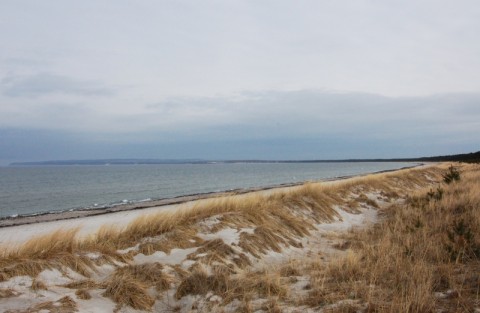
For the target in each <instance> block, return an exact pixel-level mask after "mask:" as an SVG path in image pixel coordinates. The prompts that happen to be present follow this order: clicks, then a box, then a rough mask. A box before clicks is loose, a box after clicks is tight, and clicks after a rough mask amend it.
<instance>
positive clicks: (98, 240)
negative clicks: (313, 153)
mask: <svg viewBox="0 0 480 313" xmlns="http://www.w3.org/2000/svg"><path fill="white" fill-rule="evenodd" d="M446 168H447V165H442V164H436V165H433V164H428V165H424V166H421V167H417V168H415V169H404V170H396V171H391V172H389V173H377V174H369V175H363V176H355V177H349V178H343V179H335V180H329V181H324V182H316V183H307V184H304V185H298V186H285V185H284V186H276V187H275V188H268V189H265V188H261V190H250V191H241V192H236V194H225V195H221V194H215V195H214V196H213V197H212V195H210V197H207V198H202V199H191V200H189V201H185V202H181V203H174V204H166V205H159V206H152V207H147V208H137V209H126V210H119V211H117V212H110V213H107V214H100V215H94V216H84V217H78V218H70V219H63V220H55V221H49V222H40V221H37V222H36V223H32V224H23V225H16V226H9V227H3V228H1V229H0V238H1V244H2V245H3V248H4V249H5V250H4V257H3V259H2V260H1V264H0V265H1V269H0V311H1V310H6V311H8V310H11V311H15V312H16V311H19V312H37V311H39V312H40V311H41V310H44V311H45V312H47V311H50V312H75V311H77V312H96V313H97V312H123V313H127V312H128V313H133V312H139V313H140V312H145V311H154V312H171V311H178V312H232V313H233V312H238V311H239V310H242V308H244V306H245V305H248V306H249V307H251V308H253V309H254V311H259V310H260V311H264V312H265V311H267V312H268V311H269V310H270V309H268V308H271V307H272V306H273V307H274V308H276V311H275V312H277V311H278V312H280V311H282V312H283V311H286V312H296V311H295V310H298V309H301V310H302V311H305V312H324V311H325V310H326V311H328V310H333V311H335V310H336V309H337V308H339V307H343V306H345V305H350V306H355V307H356V308H358V309H359V310H360V311H362V310H363V309H364V308H365V307H366V305H368V303H369V302H368V301H383V300H382V298H379V300H377V299H372V298H370V297H367V296H364V295H363V291H362V294H361V295H359V300H358V301H357V300H356V299H351V298H352V296H351V291H349V292H346V293H345V292H344V285H340V284H343V282H345V283H346V285H345V286H355V284H353V283H352V282H351V281H349V277H350V276H351V275H357V276H358V275H370V274H369V273H370V272H371V273H372V275H373V277H375V279H378V278H379V277H381V276H378V275H377V274H375V273H376V271H382V270H383V268H382V267H378V266H377V265H375V264H376V263H375V262H373V261H372V262H371V261H369V263H365V264H363V263H362V262H366V261H365V260H366V259H364V258H362V255H367V256H368V257H369V258H370V257H371V258H372V260H377V259H378V258H379V257H383V258H388V257H390V256H389V253H388V251H390V249H392V248H391V242H390V241H388V240H387V241H381V245H380V246H378V245H377V241H378V240H384V239H386V238H389V237H388V236H384V235H383V234H382V233H380V234H376V233H375V232H372V231H370V230H373V229H377V228H373V227H371V226H372V225H373V224H376V225H379V227H380V226H381V225H382V224H383V223H390V224H386V226H385V227H383V228H382V231H391V230H392V229H393V228H392V227H394V225H397V224H398V223H399V222H401V223H404V224H401V225H400V226H398V227H399V228H398V229H399V230H398V231H405V234H403V235H402V236H410V235H411V236H413V237H412V240H413V238H417V236H416V235H415V233H412V230H411V229H412V228H411V227H412V225H414V226H415V225H416V226H415V227H416V229H419V231H420V230H423V228H422V227H423V226H422V225H425V223H427V221H428V219H427V218H428V214H427V215H426V217H425V220H422V221H418V212H421V211H419V210H418V209H417V208H416V207H414V208H411V207H410V205H411V203H415V202H409V201H407V200H408V199H409V197H411V196H412V195H415V194H420V193H419V192H421V194H425V193H427V198H425V196H423V195H422V196H421V198H419V199H424V200H421V201H430V200H428V199H432V200H431V201H438V200H435V199H438V197H441V195H443V191H441V190H440V189H438V188H437V187H438V186H439V184H440V183H441V182H442V177H443V176H442V175H443V173H444V172H445V170H446ZM469 170H470V171H471V173H469V175H470V176H468V177H467V178H468V179H469V181H476V179H477V177H478V175H477V176H472V175H475V173H474V172H473V170H471V169H469ZM432 188H437V189H436V191H435V192H434V190H435V189H432ZM472 188H474V187H472ZM455 190H456V189H455V186H453V188H449V189H447V191H446V192H448V197H449V198H447V199H445V203H451V201H452V198H451V197H453V196H455V192H456V191H455ZM469 194H470V195H472V196H473V195H474V193H471V192H470V193H469ZM184 200H186V199H184ZM432 203H437V202H432ZM400 208H401V209H400ZM403 212H405V213H403ZM407 213H408V214H412V215H411V216H410V217H409V218H407V219H405V217H404V216H403V214H407ZM391 214H398V217H397V218H395V219H393V217H391ZM388 216H390V217H388ZM412 221H413V224H412ZM436 221H439V222H442V221H444V219H437V220H436ZM109 225H110V226H114V228H102V226H109ZM472 225H476V224H472ZM472 227H473V226H472ZM76 228H78V231H76V230H75V229H76ZM369 229H370V230H369ZM59 230H60V231H59ZM99 230H101V231H99ZM369 236H370V237H369ZM372 236H373V237H372ZM389 236H392V234H390V235H389ZM362 238H363V239H362ZM369 238H371V239H369ZM441 238H443V237H441ZM441 238H440V239H441ZM29 239H32V240H30V241H29ZM358 240H363V241H362V242H363V243H362V244H360V245H356V242H358ZM420 240H421V238H420ZM395 242H397V240H395ZM401 243H402V242H400V246H399V247H398V254H395V255H392V256H391V257H392V258H394V259H395V260H396V259H398V258H401V257H405V256H404V252H405V247H404V246H403V245H402V244H401ZM364 245H369V246H368V247H367V248H365V249H364V250H358V249H361V248H362V247H364ZM437 246H441V245H436V246H435V247H437ZM379 247H380V248H379ZM362 249H363V248H362ZM379 249H380V250H379ZM395 249H397V248H395ZM424 249H425V247H424V248H422V250H421V251H420V252H419V253H420V254H421V253H422V251H423V250H424ZM362 251H363V252H362ZM395 251H397V250H395ZM362 253H367V254H362ZM368 253H370V254H371V255H370V254H368ZM367 260H368V259H367ZM407 261H411V259H408V258H406V257H405V262H407ZM360 264H363V265H360ZM381 264H384V265H385V266H387V265H389V264H394V262H382V263H381ZM361 266H363V267H368V269H369V270H368V271H363V270H361V268H362V267H361ZM405 266H406V265H405ZM382 273H383V272H382ZM385 273H396V272H395V271H392V270H391V269H390V268H386V269H385ZM427 274H428V273H427ZM382 275H386V274H382ZM389 275H390V274H389ZM421 275H424V274H421ZM329 277H335V280H334V281H332V280H329ZM362 277H363V276H362ZM363 279H364V278H363ZM385 279H386V281H390V279H389V278H388V277H386V278H385ZM364 280H365V279H364ZM363 283H364V282H363V281H362V284H363ZM336 288H337V289H336ZM348 288H350V289H351V288H352V287H348ZM359 288H360V287H359ZM361 288H362V289H361V290H364V291H368V290H370V289H371V288H372V287H371V284H369V283H368V280H365V286H363V285H362V287H361ZM375 288H377V289H379V290H380V288H385V290H386V289H388V288H390V287H389V286H383V285H382V286H378V287H377V286H375ZM429 288H430V287H429ZM355 290H357V289H355ZM409 290H410V289H409ZM411 290H412V291H414V290H416V289H411ZM318 292H320V294H321V295H323V294H325V295H332V297H331V298H329V299H330V300H329V301H327V302H326V301H323V300H322V299H323V298H322V297H324V296H319V293H318ZM449 292H450V291H449V290H443V289H442V292H438V293H437V294H438V295H437V294H436V296H438V297H444V298H445V297H448V295H449ZM450 293H451V292H450ZM385 294H386V295H395V293H392V292H388V293H385ZM365 295H368V293H365ZM245 297H248V298H245ZM329 297H330V296H329ZM364 297H365V298H364ZM425 297H426V298H425V299H427V296H425ZM427 300H428V299H427ZM427 300H422V301H427ZM45 308H46V309H45ZM42 312H43V311H42ZM362 312H363V311H362Z"/></svg>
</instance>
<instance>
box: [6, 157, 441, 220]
mask: <svg viewBox="0 0 480 313" xmlns="http://www.w3.org/2000/svg"><path fill="white" fill-rule="evenodd" d="M425 164H426V163H419V164H415V165H413V166H409V167H402V168H399V169H392V170H383V171H377V172H372V173H365V174H358V175H348V176H338V177H332V178H325V179H321V180H318V181H314V182H329V181H337V180H344V179H350V178H354V177H363V176H366V175H371V174H380V173H387V172H395V171H399V170H403V169H408V168H414V167H418V166H422V165H425ZM432 164H434V163H432ZM309 182H312V181H301V182H295V183H284V184H276V185H268V186H260V187H251V188H239V189H233V190H226V191H215V192H206V193H199V194H192V195H183V196H178V197H173V198H164V199H155V200H149V201H141V202H133V203H128V204H119V205H115V206H109V207H108V206H107V207H102V208H80V209H70V210H65V211H58V212H43V213H36V214H32V215H18V216H13V217H12V216H9V217H2V218H0V229H1V228H3V227H13V226H20V225H28V224H36V223H45V222H54V221H62V220H69V219H78V218H84V217H91V216H98V215H104V214H111V213H117V212H123V211H131V210H143V209H148V208H157V207H164V206H172V205H179V204H185V203H189V202H193V201H198V200H204V199H210V198H219V197H226V196H234V195H242V194H247V193H252V192H262V191H268V190H274V189H279V188H290V187H296V186H302V185H304V184H306V183H309Z"/></svg>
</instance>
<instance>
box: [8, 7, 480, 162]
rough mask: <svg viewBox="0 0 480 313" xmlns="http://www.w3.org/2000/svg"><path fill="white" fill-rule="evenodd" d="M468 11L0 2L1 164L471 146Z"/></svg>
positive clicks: (476, 76) (474, 24)
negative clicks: (64, 160) (63, 160)
mask: <svg viewBox="0 0 480 313" xmlns="http://www.w3.org/2000/svg"><path fill="white" fill-rule="evenodd" d="M479 34H480V2H478V1H477V0H456V1H453V0H450V1H446V0H420V1H418V0H417V1H413V0H408V1H406V0H382V1H380V0H349V1H347V0H338V1H327V0H315V1H313V0H312V1H307V0H299V1H286V0H275V1H273V0H265V1H263V0H244V1H235V0H232V1H225V0H222V1H220V0H204V1H195V0H175V1H173V0H172V1H163V0H159V1H153V0H152V1H148V0H145V1H126V0H95V1H92V0H83V1H64V0H58V1H57V0H44V1H34V0H31V1H24V0H12V1H10V0H2V1H1V2H0V165H6V164H8V163H10V162H21V161H41V160H61V159H98V158H160V159H161V158H179V159H185V158H203V159H273V160H282V159H343V158H383V157H385V158H389V157H417V156H430V155H442V154H455V153H464V152H473V151H478V150H480V136H479V135H478V134H479V133H480V58H479V56H480V40H479V39H478V38H479V36H480V35H479Z"/></svg>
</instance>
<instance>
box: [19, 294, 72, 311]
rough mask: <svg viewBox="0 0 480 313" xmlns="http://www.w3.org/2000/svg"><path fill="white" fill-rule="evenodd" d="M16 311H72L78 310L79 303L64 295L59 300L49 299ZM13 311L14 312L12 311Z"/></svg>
mask: <svg viewBox="0 0 480 313" xmlns="http://www.w3.org/2000/svg"><path fill="white" fill-rule="evenodd" d="M14 312H15V313H43V312H50V313H72V312H78V311H77V304H76V303H75V301H73V300H72V298H70V297H68V296H67V297H63V298H61V299H59V300H57V301H47V302H43V303H40V304H37V305H35V306H33V307H30V308H28V309H27V310H25V311H14ZM12 313H13V312H12Z"/></svg>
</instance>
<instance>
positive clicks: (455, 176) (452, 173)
mask: <svg viewBox="0 0 480 313" xmlns="http://www.w3.org/2000/svg"><path fill="white" fill-rule="evenodd" d="M442 177H443V181H444V182H445V183H446V184H450V183H451V182H454V181H459V180H460V172H459V171H458V170H457V169H456V168H455V167H453V165H450V167H449V168H448V172H447V173H445V174H443V175H442Z"/></svg>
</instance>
